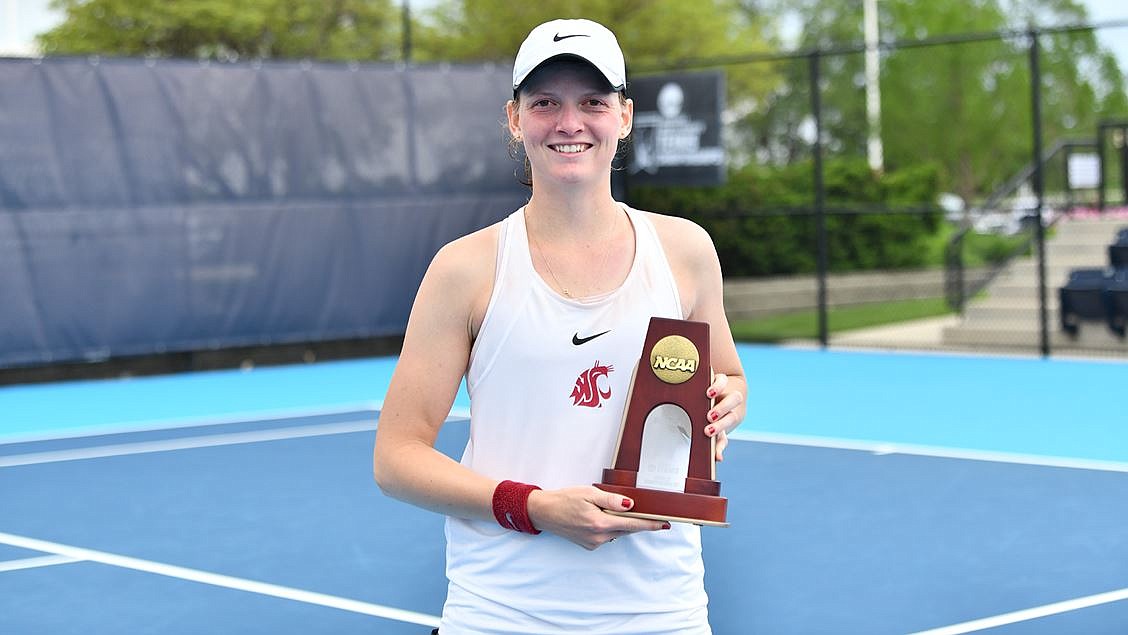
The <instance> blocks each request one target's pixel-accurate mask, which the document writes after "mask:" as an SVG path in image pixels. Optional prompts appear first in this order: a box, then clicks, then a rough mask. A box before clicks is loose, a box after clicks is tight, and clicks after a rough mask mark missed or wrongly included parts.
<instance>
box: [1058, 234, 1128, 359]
mask: <svg viewBox="0 0 1128 635" xmlns="http://www.w3.org/2000/svg"><path fill="white" fill-rule="evenodd" d="M1108 264H1109V266H1108V267H1107V268H1103V269H1074V270H1072V271H1070V272H1069V280H1068V281H1067V282H1066V283H1065V285H1064V286H1062V287H1060V288H1059V289H1058V299H1059V301H1060V317H1061V329H1062V331H1065V332H1066V333H1068V334H1069V335H1070V336H1072V337H1077V335H1078V333H1079V329H1080V326H1081V323H1082V322H1096V321H1101V322H1104V323H1105V324H1107V325H1108V328H1109V330H1111V331H1112V332H1113V333H1115V334H1116V335H1117V336H1118V337H1125V331H1126V325H1128V227H1124V228H1122V229H1120V230H1119V231H1118V232H1117V233H1116V238H1115V240H1114V241H1113V243H1112V244H1110V245H1109V247H1108Z"/></svg>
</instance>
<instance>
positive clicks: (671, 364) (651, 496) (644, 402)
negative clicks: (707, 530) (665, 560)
mask: <svg viewBox="0 0 1128 635" xmlns="http://www.w3.org/2000/svg"><path fill="white" fill-rule="evenodd" d="M712 381H713V371H712V369H711V367H710V365H709V324H708V323H706V322H690V321H687V320H671V319H667V318H658V317H654V318H650V327H649V328H648V329H647V331H646V340H645V343H644V344H643V347H642V356H641V358H640V359H639V363H638V366H637V367H635V371H634V376H633V378H632V380H631V390H630V394H629V396H628V397H627V409H626V412H625V413H624V415H623V424H622V427H621V429H620V430H619V441H618V443H616V445H615V459H614V463H613V464H612V466H611V467H610V468H609V469H606V470H603V482H602V483H596V484H595V486H596V487H598V488H599V489H602V490H604V491H607V492H615V493H617V494H622V495H624V496H628V497H630V498H631V499H633V500H634V506H633V507H632V508H631V509H630V511H625V512H619V511H609V513H613V514H619V515H622V516H634V517H638V518H652V519H656V520H668V521H672V522H683V523H693V524H696V525H710V526H716V527H727V526H728V523H727V522H726V521H725V513H726V510H727V507H728V501H727V500H726V499H724V498H722V497H721V496H720V493H721V484H720V482H718V481H717V480H716V439H715V438H714V437H709V436H706V435H705V426H707V425H708V421H707V420H706V417H707V415H708V412H709V409H710V408H711V407H712V405H713V400H712V399H710V398H709V397H707V396H706V394H705V391H706V390H708V388H709V385H710V384H711V383H712Z"/></svg>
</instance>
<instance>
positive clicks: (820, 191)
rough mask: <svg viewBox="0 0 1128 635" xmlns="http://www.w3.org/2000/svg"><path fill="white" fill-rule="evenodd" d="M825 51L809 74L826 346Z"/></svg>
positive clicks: (815, 54) (814, 54)
mask: <svg viewBox="0 0 1128 635" xmlns="http://www.w3.org/2000/svg"><path fill="white" fill-rule="evenodd" d="M820 57H821V53H820V52H819V50H818V49H816V50H814V51H811V53H810V54H809V55H808V56H807V63H808V66H809V68H810V72H809V73H808V75H809V76H810V82H811V116H812V117H813V118H814V120H815V141H814V144H813V147H812V148H811V150H812V152H813V154H814V165H813V169H812V171H813V172H814V178H815V224H816V229H815V233H816V236H817V241H818V275H817V279H818V305H819V306H818V316H819V344H820V345H821V346H822V348H824V349H825V348H826V347H827V345H828V343H829V336H828V334H827V331H828V328H827V314H826V313H827V309H826V303H827V300H826V274H827V271H826V270H827V253H826V252H827V245H826V188H825V187H824V185H823V161H822V100H821V98H820V95H819V65H820Z"/></svg>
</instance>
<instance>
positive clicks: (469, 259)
mask: <svg viewBox="0 0 1128 635" xmlns="http://www.w3.org/2000/svg"><path fill="white" fill-rule="evenodd" d="M496 236H497V234H496V231H493V232H489V231H484V232H478V233H476V234H472V235H470V236H467V237H465V238H463V239H460V240H458V241H455V242H453V243H451V244H449V245H447V246H445V247H443V248H442V249H441V250H440V251H439V253H438V254H436V256H435V258H434V260H433V261H432V262H431V266H430V267H429V268H428V269H427V273H426V275H425V276H424V277H423V281H422V283H421V284H420V286H419V291H418V293H417V294H416V297H415V304H414V305H413V307H412V309H411V316H410V318H409V319H408V324H407V331H406V333H405V335H404V342H403V348H402V350H401V352H400V357H399V361H398V362H397V364H396V369H395V372H394V373H393V374H392V381H391V385H390V386H389V388H388V393H387V396H386V397H385V400H384V406H383V408H382V409H381V411H380V419H379V423H378V425H377V427H376V445H375V448H374V451H373V472H374V474H375V477H376V483H377V484H378V485H379V486H380V489H381V490H383V491H384V493H386V494H388V495H389V496H392V497H394V498H398V499H400V500H403V501H406V502H409V503H412V504H414V505H417V506H419V507H423V508H425V509H429V510H432V511H435V512H438V513H441V514H446V515H451V516H458V517H462V518H475V519H482V520H487V519H492V517H493V516H492V513H491V505H490V501H491V497H492V495H493V490H494V487H495V486H496V485H497V483H496V482H495V481H493V480H492V479H489V478H486V477H484V476H482V475H480V474H476V473H474V472H473V471H471V470H469V469H467V468H465V467H463V466H462V465H461V464H459V463H458V462H457V461H455V460H453V459H451V458H450V457H448V456H446V455H445V454H443V453H441V452H439V451H438V450H436V449H435V447H434V445H435V439H436V437H437V436H438V433H439V429H440V428H441V427H442V425H443V422H444V421H445V420H446V418H447V415H448V414H449V412H450V407H451V404H453V403H454V397H455V394H456V393H457V391H458V386H459V383H460V382H461V381H462V377H463V375H464V374H465V373H466V368H467V365H468V363H469V359H470V347H471V343H472V339H471V338H472V332H471V328H472V326H473V320H474V315H475V310H476V309H478V307H479V305H481V304H482V303H483V302H484V301H485V300H483V296H484V297H485V298H486V299H488V296H489V293H490V284H491V281H492V277H493V257H492V255H493V254H492V246H493V245H494V244H496V242H495V241H496ZM491 238H492V240H491Z"/></svg>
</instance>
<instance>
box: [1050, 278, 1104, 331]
mask: <svg viewBox="0 0 1128 635" xmlns="http://www.w3.org/2000/svg"><path fill="white" fill-rule="evenodd" d="M1109 277H1110V276H1109V273H1108V271H1107V270H1106V269H1074V270H1073V271H1070V272H1069V281H1068V282H1066V283H1065V286H1063V287H1061V288H1060V289H1058V300H1059V301H1060V303H1059V306H1060V307H1061V308H1060V314H1061V330H1063V331H1065V332H1066V333H1068V334H1069V335H1071V336H1074V337H1076V336H1077V334H1078V332H1079V329H1080V327H1081V322H1097V321H1100V322H1106V321H1107V320H1108V306H1107V303H1106V302H1105V297H1104V292H1105V288H1106V287H1107V286H1108V280H1109Z"/></svg>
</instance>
